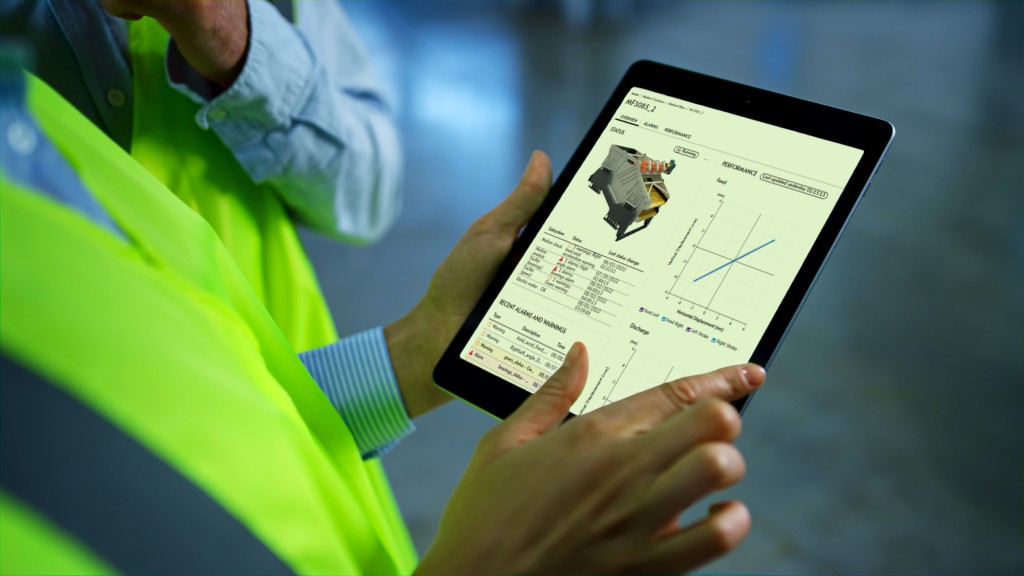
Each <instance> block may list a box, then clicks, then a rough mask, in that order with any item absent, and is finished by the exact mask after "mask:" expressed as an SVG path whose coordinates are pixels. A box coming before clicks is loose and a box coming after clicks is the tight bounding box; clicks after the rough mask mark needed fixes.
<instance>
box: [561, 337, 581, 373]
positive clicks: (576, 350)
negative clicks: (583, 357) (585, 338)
mask: <svg viewBox="0 0 1024 576" xmlns="http://www.w3.org/2000/svg"><path fill="white" fill-rule="evenodd" d="M580 346H581V344H580V343H579V342H574V343H573V345H572V346H570V347H569V351H568V352H566V353H565V359H564V360H562V367H563V368H572V367H573V365H574V364H576V361H577V360H579V358H580Z"/></svg>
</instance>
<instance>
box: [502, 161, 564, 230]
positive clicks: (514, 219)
mask: <svg viewBox="0 0 1024 576" xmlns="http://www.w3.org/2000/svg"><path fill="white" fill-rule="evenodd" d="M550 188H551V160H550V159H549V158H548V156H547V154H545V153H543V152H541V151H540V150H535V151H534V152H533V155H531V156H530V161H529V162H528V163H527V164H526V169H525V170H523V175H522V176H521V177H520V178H519V184H517V185H516V187H515V189H513V190H512V193H511V194H509V195H508V197H506V198H505V200H504V201H503V202H502V203H501V204H498V206H497V207H496V208H495V209H494V213H493V216H494V218H495V220H497V221H498V222H499V223H500V224H501V225H502V226H507V227H510V228H513V229H514V230H519V229H520V228H522V227H523V226H525V225H526V223H527V222H528V221H529V220H530V218H531V217H532V216H533V214H534V213H535V212H537V210H538V209H539V208H540V205H541V204H543V203H544V198H546V197H547V195H548V190H549V189H550Z"/></svg>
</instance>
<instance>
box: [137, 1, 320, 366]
mask: <svg viewBox="0 0 1024 576" xmlns="http://www.w3.org/2000/svg"><path fill="white" fill-rule="evenodd" d="M167 43H168V35H167V32H166V31H164V29H163V28H161V27H160V25H159V24H158V23H157V22H156V21H155V20H153V19H152V18H143V19H142V20H140V21H138V22H132V23H131V24H130V25H129V46H130V49H131V57H132V77H133V90H134V91H135V104H134V106H135V110H134V116H133V120H132V143H131V155H132V157H133V158H135V159H136V160H138V161H139V163H141V164H142V165H143V166H145V167H146V169H147V170H149V172H150V173H152V174H153V175H154V176H156V177H157V179H158V180H160V181H161V182H163V183H164V185H165V186H167V188H168V189H170V190H171V191H172V192H174V194H175V195H177V196H178V198H181V200H182V201H183V202H184V203H185V204H187V205H188V206H189V207H191V208H192V209H193V210H195V211H196V212H198V213H199V214H201V215H202V216H203V218H205V219H206V221H207V222H209V223H210V226H212V227H213V229H214V230H215V231H216V232H217V235H218V236H220V239H221V241H223V242H224V246H226V247H227V249H228V252H229V253H231V255H232V257H234V260H235V262H236V263H237V264H238V267H239V268H240V269H241V270H242V273H243V274H245V277H246V278H247V279H248V280H249V284H251V285H252V287H253V289H254V290H255V291H256V295H257V296H258V297H259V299H260V300H261V301H262V302H263V304H264V305H265V306H266V308H267V310H268V311H269V312H270V315H271V316H272V317H273V318H274V320H276V321H277V324H278V326H280V327H281V331H282V332H284V334H285V336H287V337H288V340H289V341H290V342H291V343H292V346H293V347H294V348H295V349H296V350H298V351H304V350H309V349H311V348H316V347H318V346H324V345H326V344H329V343H331V342H333V341H335V340H336V339H337V335H336V334H335V331H334V324H333V322H332V321H331V316H330V312H329V310H328V308H327V304H326V302H325V301H324V297H323V294H322V293H321V292H320V287H319V285H318V284H317V280H316V276H315V274H314V273H313V268H312V266H311V265H310V263H309V260H308V259H307V257H306V253H305V251H304V250H303V247H302V243H301V241H300V240H299V237H298V234H297V233H296V230H295V225H294V224H293V223H292V221H291V218H290V217H289V215H288V212H287V209H286V207H285V205H284V203H283V201H282V200H281V198H280V197H278V195H277V193H276V192H274V190H273V189H272V188H270V187H269V186H266V185H263V186H257V185H255V184H253V182H252V179H251V178H249V175H248V174H247V173H246V172H245V170H244V169H243V168H242V166H241V164H239V163H238V161H237V160H236V159H235V157H234V156H233V155H232V153H231V151H230V150H228V148H227V147H226V146H225V145H224V144H223V143H222V142H221V141H220V139H219V138H218V137H217V135H216V134H215V133H214V132H213V131H212V130H211V131H204V130H202V129H200V128H199V126H197V125H196V121H195V115H196V112H197V111H198V110H199V104H197V103H195V102H193V101H192V100H190V99H188V98H187V97H186V96H185V95H183V94H181V93H179V92H178V91H176V90H174V89H173V88H171V87H170V86H169V85H168V83H167V74H166V72H165V57H166V52H167V45H168V44H167Z"/></svg>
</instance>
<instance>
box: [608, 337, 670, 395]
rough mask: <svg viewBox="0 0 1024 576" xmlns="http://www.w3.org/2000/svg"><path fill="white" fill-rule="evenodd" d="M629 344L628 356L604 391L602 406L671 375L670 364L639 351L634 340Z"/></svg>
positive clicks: (660, 381)
mask: <svg viewBox="0 0 1024 576" xmlns="http://www.w3.org/2000/svg"><path fill="white" fill-rule="evenodd" d="M630 345H631V346H632V348H631V349H630V350H629V357H628V358H627V359H626V361H625V362H624V363H623V364H622V366H621V369H620V370H619V371H618V375H617V376H615V379H614V380H612V381H611V383H610V388H609V389H608V391H607V392H606V393H604V396H603V404H602V406H606V405H608V404H611V403H612V402H615V401H617V400H622V399H623V398H626V397H628V396H632V395H633V394H636V393H637V392H642V391H644V390H647V389H648V388H651V387H653V386H657V385H658V384H661V383H663V382H668V381H669V380H670V379H671V377H672V371H673V370H674V369H675V368H674V367H673V366H672V365H671V364H669V363H668V362H666V361H665V360H662V359H661V358H657V357H654V356H650V355H648V354H644V353H643V352H640V351H639V350H638V348H639V347H640V346H639V344H637V343H636V342H630Z"/></svg>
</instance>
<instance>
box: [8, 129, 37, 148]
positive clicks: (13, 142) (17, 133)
mask: <svg viewBox="0 0 1024 576" xmlns="http://www.w3.org/2000/svg"><path fill="white" fill-rule="evenodd" d="M7 144H9V145H10V147H11V150H13V151H14V152H16V153H17V154H19V155H21V156H28V155H29V154H31V153H32V151H33V150H35V149H36V132H35V130H33V129H32V127H31V126H29V125H28V124H26V123H24V122H21V121H20V120H15V121H13V122H11V123H10V124H8V125H7Z"/></svg>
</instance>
